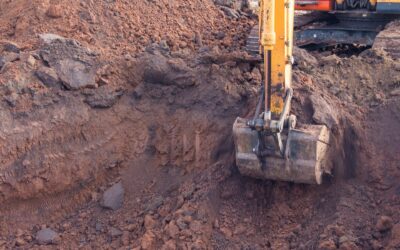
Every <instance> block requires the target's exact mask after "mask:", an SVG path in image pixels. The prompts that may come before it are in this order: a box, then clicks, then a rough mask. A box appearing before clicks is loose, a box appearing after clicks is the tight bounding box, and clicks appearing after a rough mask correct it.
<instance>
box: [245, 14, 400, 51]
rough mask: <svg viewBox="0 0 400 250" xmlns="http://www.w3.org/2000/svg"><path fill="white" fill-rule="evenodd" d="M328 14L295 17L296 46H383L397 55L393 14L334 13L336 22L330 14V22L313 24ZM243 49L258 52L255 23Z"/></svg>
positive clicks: (399, 30) (399, 32) (398, 27)
mask: <svg viewBox="0 0 400 250" xmlns="http://www.w3.org/2000/svg"><path fill="white" fill-rule="evenodd" d="M311 14H312V13H311ZM371 16H372V15H371ZM329 17H334V16H333V15H332V14H327V13H324V15H321V14H319V15H300V16H296V19H295V28H296V30H297V31H296V38H295V43H296V45H297V46H300V47H301V46H308V45H310V44H315V45H319V46H321V47H323V46H330V45H336V44H358V45H366V46H372V47H373V48H376V49H383V50H385V51H386V52H388V54H389V55H390V56H392V57H393V58H400V19H396V18H398V16H397V15H396V16H395V15H382V16H378V15H375V18H370V20H368V19H362V18H359V17H357V15H354V14H341V15H340V14H337V17H339V18H340V22H338V21H339V20H337V19H336V18H337V17H334V18H335V19H336V20H335V24H333V25H329V24H328V25H323V24H322V26H319V25H318V26H315V25H314V23H315V22H316V23H320V22H322V23H323V22H326V21H327V20H328V21H329ZM385 25H386V26H385ZM246 51H247V52H248V53H249V54H251V55H258V54H259V53H260V47H259V26H258V25H256V26H254V27H253V29H252V30H251V32H250V34H249V36H248V38H247V43H246Z"/></svg>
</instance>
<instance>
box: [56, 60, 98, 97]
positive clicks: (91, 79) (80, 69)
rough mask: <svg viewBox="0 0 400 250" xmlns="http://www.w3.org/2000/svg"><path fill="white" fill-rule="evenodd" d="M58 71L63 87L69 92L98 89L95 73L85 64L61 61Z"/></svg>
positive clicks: (74, 61)
mask: <svg viewBox="0 0 400 250" xmlns="http://www.w3.org/2000/svg"><path fill="white" fill-rule="evenodd" d="M56 71H57V75H58V76H59V77H60V80H61V82H62V83H63V85H64V86H65V87H66V88H67V89H69V90H79V89H83V88H95V87H97V84H96V74H95V72H93V71H92V70H91V69H90V67H88V65H87V64H85V63H83V62H80V61H76V60H72V59H65V60H61V61H59V62H58V64H57V66H56Z"/></svg>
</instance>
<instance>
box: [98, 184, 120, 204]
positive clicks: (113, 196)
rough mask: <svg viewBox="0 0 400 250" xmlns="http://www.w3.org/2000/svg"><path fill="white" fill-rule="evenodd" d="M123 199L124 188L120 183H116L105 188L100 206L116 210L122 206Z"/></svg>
mask: <svg viewBox="0 0 400 250" xmlns="http://www.w3.org/2000/svg"><path fill="white" fill-rule="evenodd" d="M123 201H124V188H123V186H122V183H121V182H119V183H116V184H114V185H113V186H111V187H110V188H109V189H107V190H106V191H105V192H104V194H103V198H102V201H101V206H102V207H104V208H107V209H112V210H117V209H119V208H121V207H122V204H123Z"/></svg>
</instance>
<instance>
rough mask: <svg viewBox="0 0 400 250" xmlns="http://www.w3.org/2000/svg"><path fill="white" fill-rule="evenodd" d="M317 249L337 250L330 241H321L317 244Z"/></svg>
mask: <svg viewBox="0 0 400 250" xmlns="http://www.w3.org/2000/svg"><path fill="white" fill-rule="evenodd" d="M318 249H321V250H333V249H337V247H336V244H335V242H334V241H333V240H332V239H327V240H323V241H321V242H320V243H319V246H318Z"/></svg>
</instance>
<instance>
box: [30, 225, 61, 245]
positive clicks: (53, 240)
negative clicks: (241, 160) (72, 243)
mask: <svg viewBox="0 0 400 250" xmlns="http://www.w3.org/2000/svg"><path fill="white" fill-rule="evenodd" d="M35 239H36V241H37V242H38V243H39V244H40V245H48V244H57V243H58V241H59V236H58V234H57V233H56V232H55V231H53V230H52V229H50V228H45V229H42V230H40V231H39V232H37V234H36V237H35Z"/></svg>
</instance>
